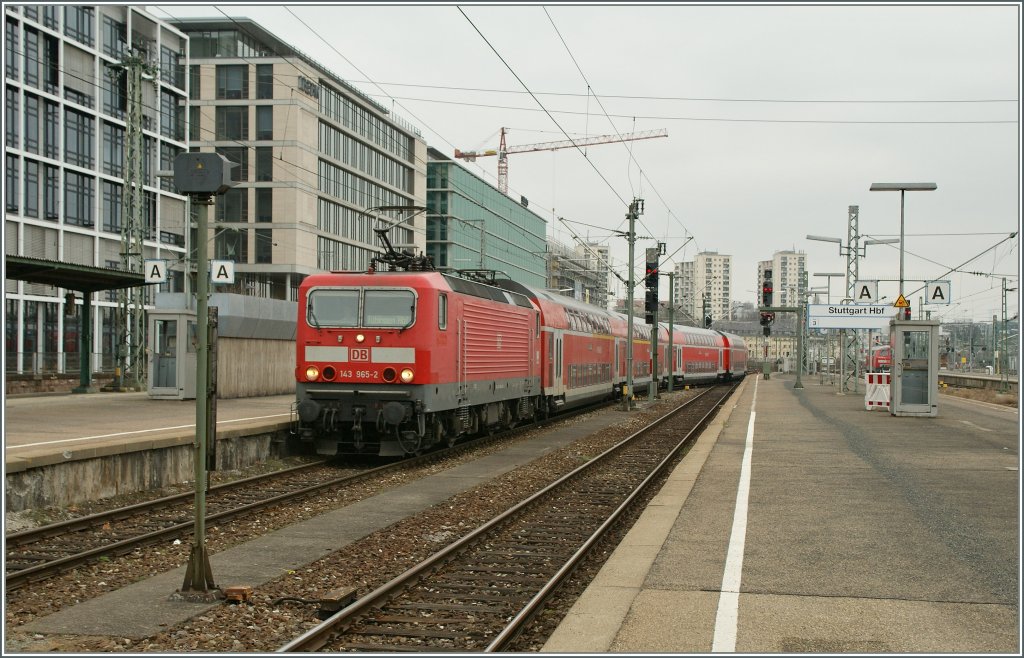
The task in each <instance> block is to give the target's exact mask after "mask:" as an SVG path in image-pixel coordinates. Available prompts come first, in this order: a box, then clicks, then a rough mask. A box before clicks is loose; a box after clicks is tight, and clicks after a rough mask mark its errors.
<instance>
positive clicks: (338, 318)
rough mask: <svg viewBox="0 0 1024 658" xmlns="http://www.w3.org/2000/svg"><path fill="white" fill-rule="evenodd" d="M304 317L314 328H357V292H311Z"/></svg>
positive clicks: (335, 290)
mask: <svg viewBox="0 0 1024 658" xmlns="http://www.w3.org/2000/svg"><path fill="white" fill-rule="evenodd" d="M306 316H307V317H306V321H307V322H309V324H311V325H313V326H315V327H322V326H328V327H358V326H359V291H358V290H337V289H334V290H315V291H312V292H310V293H309V308H308V310H307V312H306Z"/></svg>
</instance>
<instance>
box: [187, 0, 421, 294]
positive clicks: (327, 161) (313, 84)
mask: <svg viewBox="0 0 1024 658" xmlns="http://www.w3.org/2000/svg"><path fill="white" fill-rule="evenodd" d="M173 23H174V25H175V26H177V27H178V28H179V29H181V30H182V31H183V32H184V33H185V34H187V35H188V36H189V37H190V51H189V52H190V60H189V79H190V85H189V92H190V103H189V125H190V146H191V147H192V149H193V150H201V151H204V152H209V151H214V152H217V153H220V154H222V155H224V157H226V158H227V159H228V160H231V161H232V162H235V163H236V164H238V167H236V168H235V169H234V170H233V172H232V173H233V177H234V179H235V180H236V185H235V186H234V187H233V188H232V189H230V190H229V191H228V192H227V193H226V194H224V196H223V197H220V198H218V199H217V206H216V211H215V212H216V216H215V217H211V220H213V223H212V228H211V235H210V239H211V240H212V242H211V246H212V249H211V254H212V255H213V257H214V258H217V259H224V260H232V261H234V262H235V279H236V283H235V284H234V286H233V287H229V288H219V290H220V291H221V292H234V293H239V294H246V295H254V296H258V297H267V298H272V299H283V300H289V301H294V300H296V298H297V291H298V286H299V284H300V283H301V281H302V279H303V278H305V276H306V275H308V274H311V273H313V272H317V271H323V270H364V269H366V268H367V267H368V266H369V264H370V260H371V259H372V258H373V257H374V256H375V255H377V254H378V253H379V252H380V244H379V243H378V240H377V236H376V234H375V233H374V232H373V228H374V226H375V225H376V224H375V221H376V220H374V219H373V218H371V217H370V216H369V215H368V214H367V213H366V210H367V209H369V208H373V207H376V206H385V205H390V206H423V205H425V202H426V195H425V190H426V145H425V142H424V141H423V139H422V136H421V134H420V131H419V130H418V129H416V128H415V127H413V126H412V125H410V124H409V123H407V122H406V121H404V120H403V119H402V118H400V117H397V116H395V115H393V114H391V112H390V111H388V110H387V109H386V108H384V107H383V106H381V105H380V104H379V103H377V102H375V101H374V100H372V99H371V98H370V97H369V96H367V95H366V94H364V93H362V92H360V91H359V90H358V89H356V88H355V87H353V86H351V85H350V84H348V83H347V82H345V81H344V80H342V79H341V78H340V77H338V76H336V75H334V74H333V73H332V72H330V71H329V70H327V69H326V68H324V67H323V66H322V65H320V64H319V63H317V62H316V61H314V60H312V59H311V58H309V57H307V56H305V55H304V54H302V53H301V52H300V51H298V50H297V49H296V48H295V47H294V46H292V45H290V44H288V43H285V42H283V41H281V40H280V39H278V38H277V37H276V36H274V35H273V34H271V33H270V32H269V31H268V30H266V29H265V28H263V27H262V26H260V25H259V24H258V23H256V22H254V21H252V20H250V19H243V18H236V19H226V18H220V19H215V18H210V19H200V18H197V19H181V20H176V21H174V22H173ZM408 214H409V213H397V214H387V215H385V217H383V219H386V220H389V221H390V220H392V219H396V218H397V217H399V216H407V215H408ZM425 221H426V220H425V218H424V216H423V215H422V214H420V215H416V216H414V217H413V218H412V219H410V220H409V221H407V222H405V223H402V224H401V225H399V226H396V227H394V228H393V229H392V230H391V233H390V234H389V239H390V240H391V242H392V244H393V245H395V246H396V247H399V248H407V249H411V250H413V251H415V252H423V251H424V248H425V235H426V231H425Z"/></svg>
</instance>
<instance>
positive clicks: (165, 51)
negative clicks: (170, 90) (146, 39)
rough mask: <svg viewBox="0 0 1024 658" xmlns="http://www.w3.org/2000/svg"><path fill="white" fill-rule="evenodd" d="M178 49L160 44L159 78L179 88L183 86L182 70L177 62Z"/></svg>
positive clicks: (179, 59) (178, 60) (178, 57)
mask: <svg viewBox="0 0 1024 658" xmlns="http://www.w3.org/2000/svg"><path fill="white" fill-rule="evenodd" d="M180 61H181V57H180V56H179V55H178V51H176V50H174V49H173V48H168V47H167V46H160V79H161V80H163V81H164V82H166V83H167V84H171V85H174V86H175V87H178V88H179V89H181V88H182V86H183V84H182V83H183V77H184V76H183V70H182V65H181V64H180V63H179V62H180Z"/></svg>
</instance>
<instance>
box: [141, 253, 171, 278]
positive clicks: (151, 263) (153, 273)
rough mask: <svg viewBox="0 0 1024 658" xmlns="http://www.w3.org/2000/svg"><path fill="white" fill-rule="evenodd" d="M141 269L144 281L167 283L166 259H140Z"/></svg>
mask: <svg viewBox="0 0 1024 658" xmlns="http://www.w3.org/2000/svg"><path fill="white" fill-rule="evenodd" d="M142 269H143V272H144V273H145V275H146V276H145V278H146V283H167V261H166V260H163V259H154V258H147V259H146V260H144V261H142Z"/></svg>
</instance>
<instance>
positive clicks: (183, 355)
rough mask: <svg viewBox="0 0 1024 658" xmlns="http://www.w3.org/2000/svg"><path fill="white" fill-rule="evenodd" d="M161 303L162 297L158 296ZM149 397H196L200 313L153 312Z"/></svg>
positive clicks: (185, 310)
mask: <svg viewBox="0 0 1024 658" xmlns="http://www.w3.org/2000/svg"><path fill="white" fill-rule="evenodd" d="M157 300H158V301H159V300H160V296H159V295H158V296H157ZM149 341H150V347H151V349H150V363H149V397H151V398H156V399H169V400H194V399H195V397H196V312H195V310H192V309H169V308H159V306H158V308H156V309H155V310H152V311H150V312H149Z"/></svg>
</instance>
